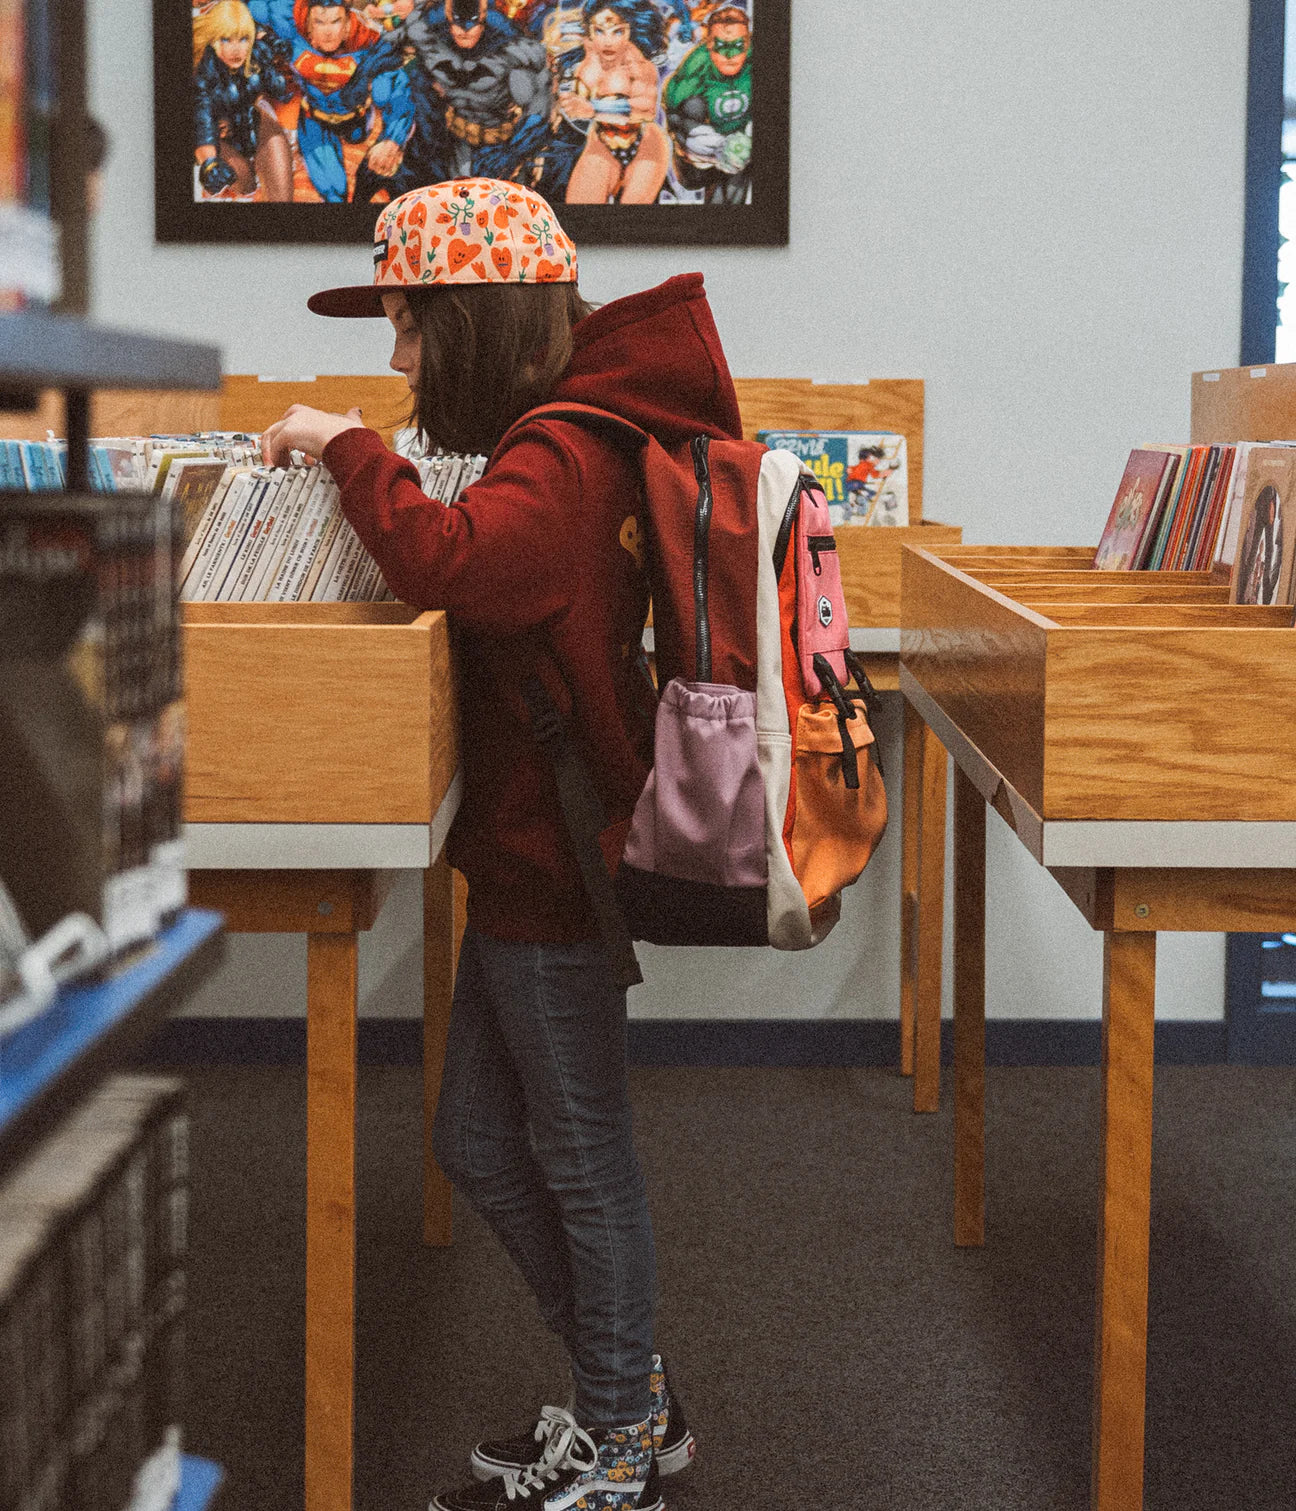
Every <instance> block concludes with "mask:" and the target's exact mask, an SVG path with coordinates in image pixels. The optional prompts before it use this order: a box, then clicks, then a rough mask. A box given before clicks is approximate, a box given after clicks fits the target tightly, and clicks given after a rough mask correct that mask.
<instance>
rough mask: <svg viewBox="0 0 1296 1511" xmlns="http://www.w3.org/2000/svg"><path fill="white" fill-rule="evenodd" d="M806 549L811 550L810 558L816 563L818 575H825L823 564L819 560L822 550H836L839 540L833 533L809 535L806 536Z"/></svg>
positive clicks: (816, 573)
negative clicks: (837, 540)
mask: <svg viewBox="0 0 1296 1511" xmlns="http://www.w3.org/2000/svg"><path fill="white" fill-rule="evenodd" d="M806 549H807V550H808V551H809V552H810V560H811V562H812V563H813V564H814V574H815V576H816V577H822V576H823V565H822V564H821V562H820V560H819V553H820V552H821V551H835V550H836V549H837V542H836V540H835V539H834V537H833V536H831V535H808V536H806Z"/></svg>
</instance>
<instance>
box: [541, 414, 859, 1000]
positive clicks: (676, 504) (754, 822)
mask: <svg viewBox="0 0 1296 1511" xmlns="http://www.w3.org/2000/svg"><path fill="white" fill-rule="evenodd" d="M541 417H545V418H553V419H567V420H571V421H573V422H574V423H577V424H580V425H582V426H584V427H586V428H589V429H594V430H601V431H603V432H604V433H605V434H611V435H614V436H616V437H618V438H619V439H620V440H621V441H622V443H623V444H624V443H631V444H633V445H634V446H636V447H638V448H640V450H641V451H642V464H643V474H644V500H645V502H644V509H643V513H644V514H645V516H646V518H645V519H644V525H645V534H646V536H647V544H648V571H649V582H650V589H651V598H652V605H653V639H654V653H655V655H656V661H657V687H658V706H657V715H656V725H655V733H654V755H653V765H652V770H651V772H650V773H649V776H648V780H647V782H646V784H645V786H644V789H643V792H642V793H641V795H640V797H639V800H638V803H637V804H636V807H635V811H634V816H633V819H632V822H631V825H630V832H629V836H628V838H627V840H626V845H625V850H624V855H623V859H622V862H621V865H620V867H619V868H618V871H617V874H616V876H615V878H609V876H608V873H607V869H606V867H605V865H604V863H603V857H602V853H601V851H600V850H599V848H598V834H599V832H600V830H601V829H602V828H603V827H605V826H604V824H603V821H602V813H601V811H600V809H599V803H598V799H597V796H596V794H595V793H594V791H593V787H592V784H591V782H590V779H589V776H588V773H587V772H585V771H584V770H583V769H582V767H581V761H580V757H579V755H578V753H577V752H576V749H575V746H574V744H573V743H572V741H571V740H570V739H569V737H568V734H567V731H566V728H565V727H564V724H563V721H562V719H561V717H560V716H559V715H558V712H557V709H556V708H555V706H554V704H553V701H552V698H551V697H550V696H549V694H548V692H547V690H546V689H545V687H544V685H543V683H542V682H541V680H540V679H539V678H538V677H530V678H528V679H527V680H526V682H525V683H524V686H523V696H524V698H525V700H526V702H527V706H528V710H529V712H530V715H531V722H532V726H533V729H534V731H535V733H536V736H537V738H538V739H539V740H540V742H541V744H542V745H543V746H544V747H545V748H546V750H547V751H548V753H549V755H550V757H551V759H552V761H553V764H554V769H555V775H556V777H557V781H558V789H559V796H560V798H561V799H562V804H563V810H564V814H565V816H566V820H567V825H568V830H569V833H570V835H571V838H572V842H573V845H574V847H575V849H576V853H577V858H578V860H579V862H580V865H581V871H582V876H583V879H584V881H585V887H586V891H587V893H588V895H589V897H590V901H591V904H592V906H593V908H594V911H595V913H596V915H597V916H598V919H599V923H600V930H601V932H602V934H603V937H604V940H605V942H606V943H607V944H608V945H609V948H610V949H611V950H612V953H613V957H614V961H615V963H616V964H617V969H618V976H619V978H620V979H621V981H622V984H625V985H630V984H633V983H634V982H636V981H639V980H642V977H641V976H640V975H639V972H638V966H637V963H636V962H635V960H634V954H633V949H632V948H631V946H630V944H629V940H630V939H631V938H633V939H640V940H644V941H646V942H649V943H652V944H670V945H772V946H773V947H774V948H776V949H785V950H796V949H806V948H809V947H810V946H811V945H815V944H818V943H819V942H820V941H821V940H822V939H823V938H824V937H825V936H826V935H827V934H828V932H829V931H830V930H831V929H832V927H833V926H834V924H835V923H836V922H837V919H838V918H839V916H840V912H841V891H842V888H843V887H847V886H849V885H850V884H851V883H852V882H854V881H855V880H856V879H857V878H858V877H859V875H860V873H861V872H862V871H863V869H864V867H865V865H866V864H867V863H868V860H869V857H870V856H871V855H872V853H873V851H874V849H875V848H876V846H877V844H878V841H879V840H880V839H881V837H882V833H883V830H884V829H885V827H886V817H887V810H886V794H885V791H884V789H883V785H882V771H881V762H880V758H879V756H878V751H877V745H876V741H875V739H874V734H873V729H872V716H873V707H874V704H873V700H874V697H875V694H874V691H873V688H872V686H871V685H870V683H869V680H868V677H867V675H866V673H865V670H864V667H863V664H862V663H861V662H860V660H859V659H858V657H856V656H855V655H854V654H853V653H852V651H851V650H850V628H849V623H848V620H847V614H846V603H845V598H844V595H843V591H842V583H841V569H840V564H839V561H838V557H837V546H836V541H835V539H834V537H833V530H832V522H831V517H830V515H829V512H828V504H827V501H826V499H825V497H824V494H823V489H822V486H821V484H820V483H819V481H818V480H817V479H816V478H815V477H814V475H813V474H812V473H811V472H810V471H809V470H808V469H807V468H805V467H804V466H803V464H802V463H801V461H800V460H799V459H798V458H797V457H795V456H793V455H792V454H791V453H790V452H786V451H772V450H769V449H768V448H767V447H765V446H763V445H760V444H758V443H757V442H754V441H734V440H716V439H712V438H711V437H709V436H698V437H696V438H695V439H694V440H693V441H692V442H691V443H690V445H689V446H688V447H687V450H686V452H685V453H683V454H680V455H672V454H670V453H668V452H667V451H666V450H665V449H664V448H663V447H662V446H661V444H660V443H659V442H658V441H657V440H656V439H655V438H653V437H651V436H649V435H648V434H647V433H646V432H645V431H643V430H641V429H640V428H639V427H638V426H636V425H633V424H631V423H630V422H629V421H627V420H624V419H622V418H620V417H619V416H617V415H613V414H611V413H609V412H606V411H603V410H599V409H594V408H591V407H587V406H585V405H577V404H563V403H553V404H547V405H543V406H541V407H540V408H538V409H535V410H532V411H530V412H529V413H528V414H527V415H526V416H524V418H523V420H522V421H519V422H518V423H519V424H522V423H525V422H526V421H529V420H532V419H537V418H541ZM852 680H853V681H854V683H855V687H854V689H851V687H850V683H851V681H852Z"/></svg>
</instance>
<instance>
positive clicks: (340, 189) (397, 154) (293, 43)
mask: <svg viewBox="0 0 1296 1511" xmlns="http://www.w3.org/2000/svg"><path fill="white" fill-rule="evenodd" d="M248 8H249V10H250V11H251V12H252V15H253V16H254V17H255V19H256V21H257V22H258V23H259V24H260V25H262V26H267V27H269V28H270V30H272V31H273V32H275V33H277V34H278V36H280V37H281V38H282V39H283V40H284V42H285V43H286V44H287V46H288V48H289V50H290V51H291V54H292V66H293V74H294V76H295V78H296V81H297V85H298V88H299V89H300V91H301V116H300V119H299V122H298V126H297V148H298V151H299V152H300V153H301V156H302V161H303V162H304V163H305V165H306V172H307V174H308V175H309V177H310V181H311V184H312V185H313V186H314V188H315V190H316V191H317V192H318V194H319V196H320V198H321V199H323V200H325V201H327V202H329V203H333V204H336V203H341V202H342V201H344V200H345V199H346V198H347V175H346V163H345V159H344V157H343V152H342V147H343V143H356V142H362V141H364V140H365V138H366V137H367V136H368V135H369V132H370V131H371V129H372V127H373V123H374V112H375V111H377V112H378V114H379V115H380V116H381V120H382V130H381V132H380V134H379V137H378V140H377V141H375V142H374V143H373V145H372V146H371V147H370V148H369V151H368V152H367V153H366V154H365V158H364V162H363V163H362V164H361V167H360V172H359V173H358V174H357V193H356V195H355V197H356V198H357V199H361V198H363V199H368V198H371V197H372V196H373V194H374V193H376V192H377V189H378V187H379V186H380V185H381V184H384V183H388V182H390V181H392V179H393V176H394V175H395V174H396V173H397V172H398V170H399V169H400V166H401V163H402V161H403V160H404V156H405V147H406V144H407V142H408V141H409V137H410V133H411V131H412V130H413V127H414V107H413V103H412V100H411V96H410V84H409V75H408V74H407V73H406V71H405V68H404V67H403V64H404V53H403V50H402V44H401V41H400V34H399V31H395V32H383V31H381V30H379V29H378V28H377V27H375V26H373V25H371V24H370V23H369V22H367V21H365V20H364V19H363V18H362V17H361V16H359V15H357V14H356V13H355V12H353V11H352V10H351V9H350V8H349V7H348V6H346V5H340V4H335V3H331V0H248ZM362 186H363V189H364V191H365V192H363V193H362V192H360V191H361V187H362Z"/></svg>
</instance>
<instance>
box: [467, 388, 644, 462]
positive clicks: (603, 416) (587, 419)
mask: <svg viewBox="0 0 1296 1511" xmlns="http://www.w3.org/2000/svg"><path fill="white" fill-rule="evenodd" d="M532 420H570V421H571V422H572V423H573V424H576V425H584V426H585V427H586V428H587V429H590V430H595V429H598V430H603V431H607V432H611V433H613V434H617V435H620V436H621V438H622V439H624V440H627V441H630V442H631V443H632V444H633V445H635V446H646V445H648V444H650V442H651V441H652V437H651V436H650V435H649V434H648V432H647V431H646V430H644V429H642V428H641V427H640V426H638V425H636V424H635V423H634V422H633V421H632V420H627V419H623V418H622V416H621V415H619V414H613V413H612V411H611V410H610V409H596V408H595V407H594V405H592V404H568V403H564V402H563V401H562V400H555V401H554V402H553V403H551V404H539V405H537V406H536V408H535V409H528V410H527V412H526V413H525V414H524V415H522V416H521V417H520V418H518V419H516V420H514V422H513V423H512V425H510V426H509V428H508V429H507V430H506V431H505V432H504V434H503V435H502V436H501V437H500V443H499V444H500V446H502V445H503V444H504V442H505V441H507V440H508V439H509V438H510V437H511V436H512V435H513V434H514V433H515V432H516V431H518V430H520V429H521V428H522V426H524V425H528V424H530V422H531V421H532ZM498 449H499V447H496V450H497V451H498Z"/></svg>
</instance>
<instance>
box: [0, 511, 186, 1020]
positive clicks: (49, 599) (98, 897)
mask: <svg viewBox="0 0 1296 1511" xmlns="http://www.w3.org/2000/svg"><path fill="white" fill-rule="evenodd" d="M180 546H181V542H180V536H179V529H178V516H177V514H176V512H175V511H174V509H173V507H172V504H171V503H170V502H169V501H165V500H163V499H161V498H160V497H158V496H156V495H152V494H140V493H119V494H109V495H75V494H68V493H48V492H41V493H9V494H6V495H5V496H4V500H3V507H2V508H0V888H2V889H3V892H4V893H5V894H6V896H7V899H8V905H7V907H6V909H5V911H6V912H7V913H10V914H12V915H13V917H14V918H16V919H17V920H18V922H19V924H20V926H21V933H20V935H19V938H18V941H17V945H16V948H17V949H18V950H19V951H20V952H21V951H25V950H27V949H32V950H37V949H39V948H40V946H41V944H42V941H46V940H48V939H50V938H62V937H64V936H65V935H66V934H67V930H68V929H69V927H71V926H72V925H73V924H75V925H76V928H75V930H74V933H73V935H72V936H69V937H68V938H67V941H66V943H67V948H65V949H62V950H60V952H59V954H58V964H59V968H60V970H62V971H63V972H64V973H65V975H67V976H70V975H74V974H79V973H80V972H82V971H84V970H89V969H92V968H93V967H95V966H96V965H98V964H99V963H100V962H101V961H103V960H105V959H107V958H109V957H111V956H114V955H116V954H118V953H120V952H121V951H122V950H124V949H125V948H127V947H128V946H130V945H132V944H135V943H137V942H140V941H144V940H147V939H150V938H152V937H153V935H154V934H155V933H156V932H157V931H158V930H159V929H160V928H162V927H163V926H164V925H165V924H166V923H167V922H168V921H169V920H170V919H171V918H172V917H174V915H175V914H176V912H177V911H178V910H179V909H180V908H181V907H182V906H183V905H184V902H185V899H186V887H185V871H184V857H183V846H182V840H181V781H182V774H183V763H184V711H183V703H182V685H181V667H180V636H179V623H178V610H177V607H176V594H175V566H176V562H177V559H178V553H179V550H180ZM69 920H71V923H69ZM10 932H12V931H10ZM73 946H75V947H73ZM13 948H14V947H13V946H11V948H10V953H12V949H13ZM11 963H12V962H11ZM10 974H11V975H12V974H13V973H12V972H11V973H10ZM11 985H12V982H11ZM4 995H5V993H4V992H3V990H0V997H3V996H4ZM34 1006H35V1008H37V1009H38V1008H39V1006H40V1004H34Z"/></svg>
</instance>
